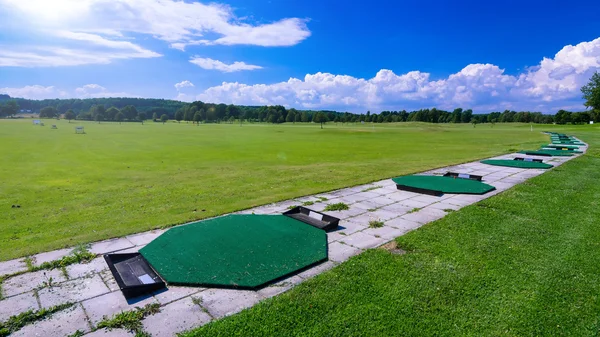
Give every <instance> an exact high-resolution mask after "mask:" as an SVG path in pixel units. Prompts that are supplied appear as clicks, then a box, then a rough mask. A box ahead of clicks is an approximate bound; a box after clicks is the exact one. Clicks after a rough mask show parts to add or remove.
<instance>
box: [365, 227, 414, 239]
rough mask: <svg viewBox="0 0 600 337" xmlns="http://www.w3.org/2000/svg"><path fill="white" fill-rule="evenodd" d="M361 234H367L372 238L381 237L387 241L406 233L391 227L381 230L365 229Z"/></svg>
mask: <svg viewBox="0 0 600 337" xmlns="http://www.w3.org/2000/svg"><path fill="white" fill-rule="evenodd" d="M361 233H364V234H368V235H371V236H374V237H381V238H384V239H386V240H387V241H389V240H392V239H395V238H397V237H399V236H400V235H402V234H404V233H406V231H405V230H403V229H398V228H394V227H391V226H383V227H381V228H367V229H365V230H364V231H362V232H361Z"/></svg>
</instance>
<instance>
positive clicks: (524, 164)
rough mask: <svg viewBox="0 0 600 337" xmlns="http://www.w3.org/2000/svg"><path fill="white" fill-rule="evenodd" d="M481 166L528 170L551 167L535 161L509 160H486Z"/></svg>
mask: <svg viewBox="0 0 600 337" xmlns="http://www.w3.org/2000/svg"><path fill="white" fill-rule="evenodd" d="M481 163H482V164H488V165H494V166H506V167H517V168H528V169H549V168H551V167H552V165H550V164H546V163H540V162H536V161H528V160H510V159H487V160H482V161H481Z"/></svg>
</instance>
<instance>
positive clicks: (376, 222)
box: [369, 220, 383, 228]
mask: <svg viewBox="0 0 600 337" xmlns="http://www.w3.org/2000/svg"><path fill="white" fill-rule="evenodd" d="M369 227H370V228H381V227H383V221H379V220H371V221H369Z"/></svg>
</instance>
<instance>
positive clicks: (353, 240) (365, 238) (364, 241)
mask: <svg viewBox="0 0 600 337" xmlns="http://www.w3.org/2000/svg"><path fill="white" fill-rule="evenodd" d="M386 241H387V240H386V239H385V238H381V237H379V238H378V237H375V236H373V235H369V234H366V233H365V232H364V231H363V232H357V233H354V234H352V235H348V236H347V237H346V238H344V240H343V242H344V243H345V244H347V245H351V246H353V247H356V248H360V249H368V248H375V247H377V246H379V245H381V244H383V243H385V242H386Z"/></svg>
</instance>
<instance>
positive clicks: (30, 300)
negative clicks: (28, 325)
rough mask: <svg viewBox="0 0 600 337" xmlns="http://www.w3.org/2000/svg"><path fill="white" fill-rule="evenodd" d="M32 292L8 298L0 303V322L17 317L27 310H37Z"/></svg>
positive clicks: (38, 307) (37, 306)
mask: <svg viewBox="0 0 600 337" xmlns="http://www.w3.org/2000/svg"><path fill="white" fill-rule="evenodd" d="M39 309H40V306H39V305H38V303H37V300H36V298H35V295H34V294H33V292H28V293H24V294H21V295H16V296H13V297H9V298H6V299H3V300H2V301H0V322H5V321H7V320H8V318H9V317H10V316H15V315H18V314H20V313H22V312H25V311H27V310H39Z"/></svg>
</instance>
